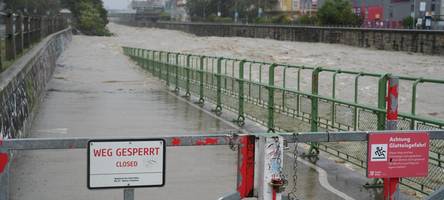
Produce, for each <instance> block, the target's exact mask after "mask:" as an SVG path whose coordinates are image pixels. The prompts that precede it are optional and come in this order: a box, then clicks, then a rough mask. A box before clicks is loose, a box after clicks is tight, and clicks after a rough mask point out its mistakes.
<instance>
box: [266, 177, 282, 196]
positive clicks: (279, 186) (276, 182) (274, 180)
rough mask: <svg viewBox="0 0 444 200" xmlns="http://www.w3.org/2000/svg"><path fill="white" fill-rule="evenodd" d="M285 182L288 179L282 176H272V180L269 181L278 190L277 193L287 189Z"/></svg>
mask: <svg viewBox="0 0 444 200" xmlns="http://www.w3.org/2000/svg"><path fill="white" fill-rule="evenodd" d="M285 183H286V180H285V179H282V178H272V179H271V182H270V183H268V184H269V185H270V186H271V187H272V188H273V190H274V191H276V192H277V193H281V192H283V191H284V190H285Z"/></svg>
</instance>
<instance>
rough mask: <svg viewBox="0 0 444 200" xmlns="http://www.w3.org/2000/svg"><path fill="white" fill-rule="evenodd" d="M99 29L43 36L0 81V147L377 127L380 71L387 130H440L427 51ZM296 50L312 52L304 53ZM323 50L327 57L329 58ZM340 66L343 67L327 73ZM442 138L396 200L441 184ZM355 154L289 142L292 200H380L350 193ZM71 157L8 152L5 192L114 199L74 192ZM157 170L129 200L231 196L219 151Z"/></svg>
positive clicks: (78, 179) (233, 157) (362, 161)
mask: <svg viewBox="0 0 444 200" xmlns="http://www.w3.org/2000/svg"><path fill="white" fill-rule="evenodd" d="M109 27H110V29H111V31H112V32H113V33H115V34H116V35H115V36H113V37H88V36H71V34H70V30H69V29H65V30H61V31H59V32H56V33H54V34H52V35H49V36H48V37H47V38H46V39H45V40H43V41H41V43H39V46H36V47H34V48H33V49H32V50H31V51H29V52H28V53H27V54H26V55H24V56H23V57H21V58H19V60H17V61H16V62H15V64H13V65H12V66H11V67H10V68H8V69H6V71H5V72H4V73H2V74H1V77H2V79H1V80H2V82H1V86H2V87H1V88H2V93H1V94H2V97H1V103H2V120H1V121H2V124H1V131H2V132H1V133H2V136H3V139H5V143H6V141H7V140H8V139H10V138H25V137H31V138H56V139H57V138H59V139H63V138H73V137H74V138H75V137H92V138H94V137H98V138H100V137H116V136H118V137H168V136H185V135H190V134H194V135H205V134H211V133H214V134H226V133H233V132H242V133H258V132H267V131H271V132H307V131H312V132H316V131H321V132H329V131H377V130H383V129H385V120H386V118H385V115H386V92H387V88H386V87H387V81H388V80H389V79H390V78H391V77H397V78H399V80H400V82H399V87H400V89H399V111H400V112H399V119H398V129H399V130H411V129H412V130H415V129H418V130H441V129H443V126H444V121H443V118H444V117H443V116H444V107H443V106H442V100H443V98H444V97H443V96H442V92H440V91H443V86H444V85H443V83H444V80H442V77H443V75H444V74H443V73H444V72H443V70H442V69H443V68H442V67H443V66H442V65H443V63H444V60H443V58H442V57H439V56H428V55H423V54H413V55H411V54H408V53H405V52H386V51H377V50H368V49H358V48H350V47H345V46H341V45H332V44H316V43H308V44H304V43H301V44H300V45H302V46H292V45H296V44H298V43H292V42H281V41H273V40H265V39H259V40H258V39H249V38H221V37H196V36H192V35H189V34H186V33H182V32H178V31H172V30H163V29H149V28H136V27H130V26H123V25H118V24H110V26H109ZM303 45H307V46H303ZM303 47H305V48H306V49H303ZM308 47H310V48H314V49H316V51H314V52H318V53H319V52H320V53H321V54H322V55H316V53H311V54H310V52H303V51H310V50H309V48H308ZM283 48H284V50H282V49H283ZM331 49H336V50H338V51H339V52H341V53H340V55H334V56H331V55H329V54H330V53H332V52H331ZM356 52H358V53H356ZM298 53H300V54H301V55H302V56H299V57H298V56H297V54H298ZM59 54H60V56H59ZM332 54H333V53H332ZM358 55H369V56H370V57H367V58H359V57H358ZM293 56H294V57H293ZM310 56H311V57H310ZM324 58H325V59H324ZM304 59H305V60H304ZM341 59H344V60H345V61H341ZM390 59H396V61H389V60H390ZM338 60H339V61H338ZM297 61H300V62H297ZM348 61H354V62H352V63H351V64H347V65H344V66H340V65H342V64H343V63H345V62H348ZM329 62H330V63H329ZM372 62H374V63H372ZM298 63H303V65H299V64H298ZM309 63H314V64H311V65H310V64H309ZM332 63H333V64H332ZM384 63H388V64H384ZM411 63H413V64H411ZM324 64H325V65H324ZM389 64H392V65H393V67H390V66H387V65H389ZM320 65H323V66H320ZM328 65H333V66H328ZM355 65H356V66H355ZM334 66H338V67H341V68H338V67H334ZM417 66H422V67H423V68H418V67H417ZM23 70H25V71H23ZM379 72H381V73H379ZM47 80H48V82H47ZM46 82H47V83H46ZM0 144H1V143H0ZM443 144H444V142H443V141H442V140H432V142H431V146H430V150H431V151H430V163H429V177H427V178H406V179H402V181H401V182H402V188H401V191H402V192H401V195H402V197H404V198H412V199H414V198H422V197H424V196H427V195H429V194H431V193H432V192H433V191H435V190H437V189H438V188H439V187H440V186H441V185H442V184H443V183H442V180H443V177H444V174H443V170H442V169H443V162H444V158H443V157H442V154H443V153H444V152H443V148H442V146H443ZM318 150H322V151H321V152H318ZM365 150H366V145H365V142H329V143H308V144H299V147H297V148H295V147H294V145H293V144H290V145H289V148H288V150H286V153H285V165H284V173H285V174H287V176H288V177H289V178H288V179H289V183H288V187H287V192H291V191H292V186H293V185H296V186H297V189H296V191H295V192H296V193H297V195H298V196H300V197H301V198H302V199H378V198H381V195H382V191H381V189H378V188H376V189H363V187H362V186H363V185H365V184H366V183H372V181H373V180H371V179H367V178H366V177H365V174H364V173H365V171H364V169H363V168H365V167H366V161H367V158H366V152H365ZM294 151H296V152H300V153H302V152H306V153H308V156H307V159H302V158H297V161H296V160H295V157H294ZM318 153H319V155H317V154H318ZM313 154H314V155H317V156H318V157H319V158H320V159H319V160H316V159H315V158H316V157H315V156H311V155H313ZM84 155H85V152H84V150H82V149H77V150H69V151H68V150H57V151H54V150H38V151H14V152H13V156H12V157H13V158H12V159H11V160H12V162H11V163H10V165H9V167H8V170H9V171H10V175H9V176H10V177H9V182H10V184H9V188H8V191H9V194H10V198H11V199H35V197H39V198H38V199H61V198H63V199H97V198H109V199H120V198H121V196H122V194H121V191H120V190H94V191H91V190H88V189H87V187H86V167H85V166H86V159H85V156H84ZM298 156H299V154H298ZM310 161H312V162H310ZM314 161H317V162H316V164H313V162H314ZM167 163H168V168H167V172H166V180H167V185H166V186H165V187H162V188H155V189H153V188H151V189H149V188H148V189H146V188H144V189H137V191H136V197H145V196H148V197H149V198H150V199H217V198H219V197H221V196H223V195H225V194H229V193H231V192H233V191H234V190H235V187H234V186H235V184H236V181H237V180H236V179H237V174H236V173H237V171H236V166H237V152H236V151H233V150H231V149H230V148H228V147H226V146H214V147H206V148H205V150H202V148H201V147H184V148H169V149H168V157H167ZM295 171H296V172H297V176H296V177H297V178H293V177H294V176H293V175H292V174H293V172H295ZM292 176H293V177H292ZM295 181H296V184H295Z"/></svg>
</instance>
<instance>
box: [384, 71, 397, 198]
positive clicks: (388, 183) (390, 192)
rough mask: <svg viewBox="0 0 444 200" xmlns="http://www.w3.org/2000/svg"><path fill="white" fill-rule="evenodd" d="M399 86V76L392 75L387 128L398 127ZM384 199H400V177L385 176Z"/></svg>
mask: <svg viewBox="0 0 444 200" xmlns="http://www.w3.org/2000/svg"><path fill="white" fill-rule="evenodd" d="M398 87H399V78H398V77H393V76H390V78H389V79H388V95H387V98H386V101H387V114H386V116H387V121H386V129H387V130H397V129H398ZM384 199H388V200H397V199H399V178H384Z"/></svg>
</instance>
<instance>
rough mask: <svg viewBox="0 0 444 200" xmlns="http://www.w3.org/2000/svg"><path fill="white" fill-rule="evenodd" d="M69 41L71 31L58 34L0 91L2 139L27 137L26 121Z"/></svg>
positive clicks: (0, 130) (0, 136) (0, 135)
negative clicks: (25, 132)
mask: <svg viewBox="0 0 444 200" xmlns="http://www.w3.org/2000/svg"><path fill="white" fill-rule="evenodd" d="M70 39H71V34H70V33H69V31H65V32H62V33H59V34H58V35H55V36H54V37H53V38H52V39H50V40H49V41H48V42H47V43H46V44H45V45H44V46H43V47H42V49H40V50H39V53H37V55H36V56H35V57H33V58H31V59H30V62H28V63H27V64H26V66H25V67H23V68H22V70H21V71H20V72H18V73H17V74H16V75H15V77H12V78H11V79H10V81H9V82H8V83H7V84H6V86H5V87H4V88H0V140H1V139H6V138H21V137H25V135H24V130H23V129H24V128H25V127H24V126H25V123H26V120H29V119H28V118H29V117H30V114H31V112H32V111H33V109H34V108H35V106H36V105H38V103H39V101H40V98H41V96H42V95H43V94H44V92H45V86H46V83H47V82H48V81H49V79H50V78H51V75H52V73H53V71H54V69H55V66H56V60H57V58H58V57H59V56H60V54H61V53H62V52H63V50H64V48H65V45H66V43H67V42H66V41H69V40H70Z"/></svg>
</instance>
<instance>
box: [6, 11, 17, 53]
mask: <svg viewBox="0 0 444 200" xmlns="http://www.w3.org/2000/svg"><path fill="white" fill-rule="evenodd" d="M5 25H6V27H5V31H6V41H5V48H6V60H14V59H15V57H16V51H15V31H14V13H12V12H8V13H7V14H6V17H5Z"/></svg>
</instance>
